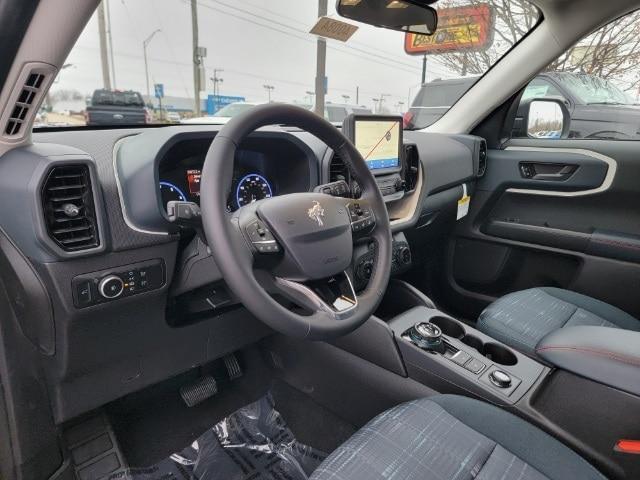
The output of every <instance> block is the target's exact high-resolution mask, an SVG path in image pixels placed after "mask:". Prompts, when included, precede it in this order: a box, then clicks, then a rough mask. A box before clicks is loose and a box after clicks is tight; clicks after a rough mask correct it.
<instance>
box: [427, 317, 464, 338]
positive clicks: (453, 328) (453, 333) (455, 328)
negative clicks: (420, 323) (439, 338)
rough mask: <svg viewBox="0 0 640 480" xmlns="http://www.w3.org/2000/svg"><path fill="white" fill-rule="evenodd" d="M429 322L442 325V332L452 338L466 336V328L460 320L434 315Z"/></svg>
mask: <svg viewBox="0 0 640 480" xmlns="http://www.w3.org/2000/svg"><path fill="white" fill-rule="evenodd" d="M429 322H431V323H433V324H434V325H437V326H438V327H440V330H442V333H444V334H445V335H447V336H448V337H451V338H457V339H461V338H463V337H464V336H465V333H466V332H465V331H464V328H462V325H460V324H459V323H458V322H456V321H455V320H453V319H451V318H447V317H432V318H430V319H429Z"/></svg>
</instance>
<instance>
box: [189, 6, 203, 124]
mask: <svg viewBox="0 0 640 480" xmlns="http://www.w3.org/2000/svg"><path fill="white" fill-rule="evenodd" d="M191 31H192V33H193V98H194V101H195V108H194V112H195V115H196V117H199V116H200V115H201V113H202V112H201V108H200V62H201V59H200V55H199V51H198V2H197V0H191Z"/></svg>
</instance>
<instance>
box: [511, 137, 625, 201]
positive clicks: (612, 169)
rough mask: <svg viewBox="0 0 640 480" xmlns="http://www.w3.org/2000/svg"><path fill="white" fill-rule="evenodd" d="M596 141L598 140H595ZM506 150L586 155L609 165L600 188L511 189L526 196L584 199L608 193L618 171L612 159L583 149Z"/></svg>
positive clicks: (523, 148)
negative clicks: (567, 190)
mask: <svg viewBox="0 0 640 480" xmlns="http://www.w3.org/2000/svg"><path fill="white" fill-rule="evenodd" d="M594 141H596V140H594ZM506 150H511V151H523V152H548V153H574V154H578V155H585V156H587V157H592V158H595V159H597V160H601V161H603V162H605V163H606V164H607V165H608V168H607V174H606V176H605V177H604V180H603V181H602V185H600V186H599V187H598V188H591V189H589V190H578V191H576V192H559V191H555V190H534V189H531V190H530V189H527V188H509V189H507V192H509V193H522V194H526V195H546V196H549V197H583V196H586V195H595V194H598V193H602V192H606V191H607V190H609V188H610V187H611V185H612V184H613V180H614V179H615V176H616V171H617V170H618V163H617V162H616V161H615V160H614V159H613V158H611V157H607V156H606V155H603V154H601V153H598V152H594V151H592V150H585V149H582V148H544V147H507V148H506Z"/></svg>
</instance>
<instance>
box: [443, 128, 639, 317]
mask: <svg viewBox="0 0 640 480" xmlns="http://www.w3.org/2000/svg"><path fill="white" fill-rule="evenodd" d="M523 165H525V166H527V165H529V166H530V165H534V166H545V167H544V168H538V169H535V168H534V170H533V171H531V170H527V168H524V169H523ZM567 166H572V167H574V168H572V169H570V170H569V169H566V168H565V167H567ZM541 172H542V173H544V174H549V173H550V174H561V176H562V178H560V179H558V178H549V177H548V176H547V175H543V176H542V177H538V178H537V179H536V175H538V174H540V173H541ZM557 176H558V175H556V177H557ZM446 270H447V275H446V277H447V282H448V285H449V287H450V288H448V289H446V291H445V294H446V295H445V296H446V299H445V300H446V301H447V303H448V304H449V305H450V306H452V307H453V309H454V310H458V311H459V313H461V314H463V315H464V316H465V317H466V318H477V315H478V314H479V313H480V311H481V310H482V308H484V306H486V305H487V304H488V303H489V302H491V301H492V300H494V299H495V298H498V297H500V296H502V295H504V294H506V293H509V292H512V291H517V290H522V289H525V288H530V287H535V286H554V287H560V288H567V289H569V290H573V291H577V292H580V293H584V294H587V295H590V296H592V297H595V298H598V299H600V300H603V301H605V302H608V303H611V304H613V305H616V306H618V307H620V308H622V309H623V310H625V311H627V312H628V313H630V314H632V315H634V316H636V317H638V318H640V302H637V300H636V296H637V293H636V292H637V291H638V287H640V142H635V141H625V142H623V141H600V140H599V141H595V140H520V141H513V140H512V141H511V142H510V144H509V145H508V146H507V148H505V149H503V150H490V151H489V155H488V168H487V173H486V174H485V177H484V178H482V179H481V180H480V181H479V182H478V184H477V185H476V189H475V192H474V194H473V198H472V202H471V210H470V214H469V216H468V217H467V218H465V219H464V220H463V221H462V222H460V223H459V224H458V226H457V229H456V232H455V235H454V237H453V239H452V241H451V245H450V249H449V258H448V265H447V267H446Z"/></svg>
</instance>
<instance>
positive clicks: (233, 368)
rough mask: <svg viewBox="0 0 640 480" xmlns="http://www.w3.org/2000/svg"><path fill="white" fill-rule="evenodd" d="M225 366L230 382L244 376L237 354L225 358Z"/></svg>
mask: <svg viewBox="0 0 640 480" xmlns="http://www.w3.org/2000/svg"><path fill="white" fill-rule="evenodd" d="M224 365H225V367H227V373H228V374H229V380H235V379H237V378H240V377H241V376H242V368H240V363H239V362H238V357H236V355H235V353H230V354H229V355H227V356H225V357H224Z"/></svg>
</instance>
